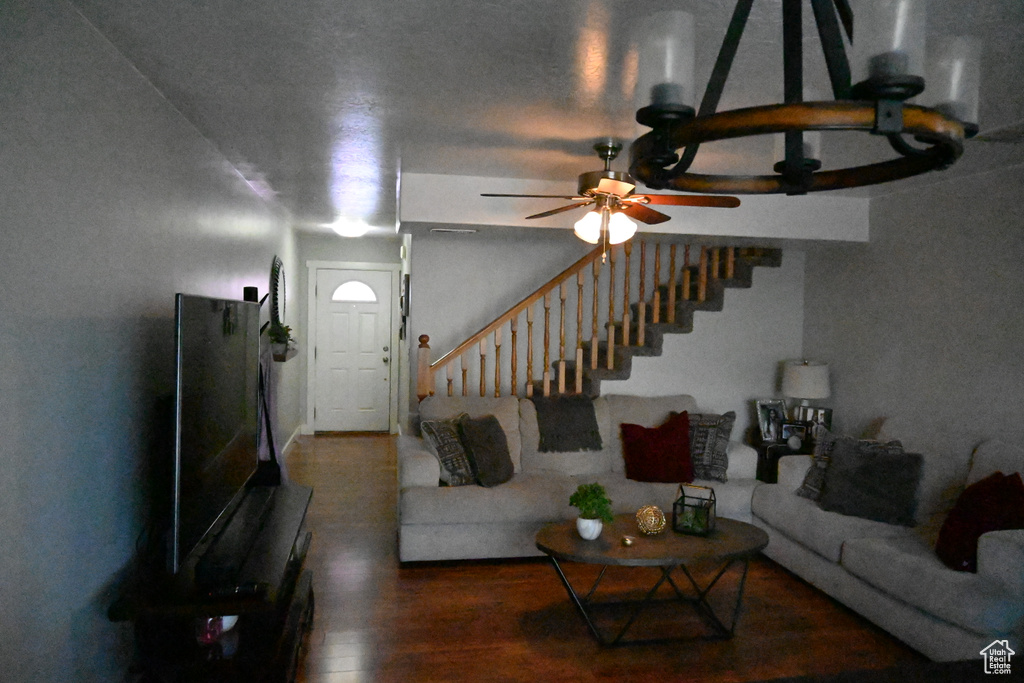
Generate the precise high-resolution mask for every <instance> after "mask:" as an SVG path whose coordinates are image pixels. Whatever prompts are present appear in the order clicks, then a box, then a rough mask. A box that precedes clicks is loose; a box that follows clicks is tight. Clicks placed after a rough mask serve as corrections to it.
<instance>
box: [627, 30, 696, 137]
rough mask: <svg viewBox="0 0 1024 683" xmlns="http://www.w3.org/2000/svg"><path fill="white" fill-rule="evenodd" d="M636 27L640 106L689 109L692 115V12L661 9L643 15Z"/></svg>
mask: <svg viewBox="0 0 1024 683" xmlns="http://www.w3.org/2000/svg"><path fill="white" fill-rule="evenodd" d="M637 29H638V36H639V43H640V44H639V56H638V64H637V88H636V104H637V109H643V108H647V107H650V108H651V109H652V110H661V111H666V110H671V111H677V112H684V113H685V112H687V111H688V112H689V115H690V116H692V115H693V106H694V101H695V98H696V88H695V85H694V76H693V72H694V30H693V15H691V14H689V13H687V12H680V11H671V12H660V13H657V14H654V15H651V16H649V17H647V18H646V19H644V20H643V21H642V22H640V24H639V25H638V26H637ZM641 123H644V122H643V121H641ZM644 125H647V124H646V123H645V124H644Z"/></svg>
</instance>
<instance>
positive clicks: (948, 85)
mask: <svg viewBox="0 0 1024 683" xmlns="http://www.w3.org/2000/svg"><path fill="white" fill-rule="evenodd" d="M980 85H981V44H980V43H979V42H978V40H977V39H975V38H970V37H966V36H962V37H955V38H952V37H943V38H938V39H936V40H935V41H934V42H933V43H932V44H931V45H929V49H928V75H927V77H926V78H925V90H924V95H923V96H922V98H921V99H922V101H923V103H924V104H925V105H927V106H929V107H933V108H935V109H937V110H938V111H940V112H942V113H943V114H944V115H946V116H948V117H950V118H953V119H956V120H957V121H960V122H961V123H963V124H964V127H965V128H969V127H970V128H973V132H977V129H978V91H979V89H980Z"/></svg>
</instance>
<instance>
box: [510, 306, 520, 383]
mask: <svg viewBox="0 0 1024 683" xmlns="http://www.w3.org/2000/svg"><path fill="white" fill-rule="evenodd" d="M509 326H510V327H511V329H512V355H511V357H510V358H509V371H510V372H511V375H512V377H511V378H510V380H509V381H510V384H509V386H510V388H511V390H512V395H513V396H518V395H519V387H518V386H517V384H518V383H519V372H518V370H519V355H518V352H517V350H516V339H517V338H518V337H517V336H516V333H517V332H518V330H519V316H518V315H516V316H515V317H513V318H512V320H510V321H509Z"/></svg>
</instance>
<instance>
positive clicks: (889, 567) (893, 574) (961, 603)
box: [842, 536, 1024, 633]
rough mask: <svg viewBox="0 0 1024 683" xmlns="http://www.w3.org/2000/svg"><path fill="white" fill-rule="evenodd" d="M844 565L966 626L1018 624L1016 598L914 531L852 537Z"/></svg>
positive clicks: (982, 628) (1020, 609) (995, 628)
mask: <svg viewBox="0 0 1024 683" xmlns="http://www.w3.org/2000/svg"><path fill="white" fill-rule="evenodd" d="M842 565H843V567H844V568H846V570H847V571H849V572H850V573H851V574H853V575H854V576H857V577H859V578H860V579H863V580H864V581H866V582H867V583H869V584H871V585H872V586H874V587H875V588H878V589H879V590H881V591H883V592H885V593H886V594H888V595H890V596H891V597H893V598H895V599H897V600H901V601H903V602H905V603H908V604H910V605H913V606H915V607H917V608H919V609H921V610H923V611H925V612H927V613H929V614H933V615H935V616H937V617H939V618H940V619H944V620H946V621H948V622H951V623H953V624H956V625H957V626H961V627H963V628H966V629H968V630H971V631H975V632H977V633H1006V632H1008V631H1011V630H1012V629H1014V628H1015V627H1016V628H1019V627H1020V626H1021V619H1022V616H1024V605H1022V604H1021V602H1020V601H1019V600H1013V599H1011V596H1009V595H1007V593H1006V592H1005V591H1004V590H1003V588H1002V587H1001V585H1000V584H998V583H997V582H995V581H992V580H990V579H988V578H986V577H983V576H979V575H978V574H971V573H965V572H957V571H953V570H951V569H949V568H947V567H946V566H945V565H943V564H942V562H940V561H939V559H938V557H936V555H935V553H934V552H932V549H931V548H930V547H929V546H928V545H927V544H926V543H925V542H924V541H923V540H921V539H919V538H918V537H916V536H910V537H899V538H858V539H850V540H849V541H847V543H846V547H845V548H844V549H843V559H842Z"/></svg>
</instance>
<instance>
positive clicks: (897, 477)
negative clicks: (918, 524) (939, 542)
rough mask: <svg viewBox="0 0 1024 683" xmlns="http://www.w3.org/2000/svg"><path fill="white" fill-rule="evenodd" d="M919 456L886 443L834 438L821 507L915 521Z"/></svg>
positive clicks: (881, 519)
mask: <svg viewBox="0 0 1024 683" xmlns="http://www.w3.org/2000/svg"><path fill="white" fill-rule="evenodd" d="M921 464H922V458H921V455H920V454H917V453H903V452H902V447H900V449H899V450H896V451H894V450H891V449H890V448H888V447H887V446H880V447H874V446H865V445H864V444H863V443H862V442H861V443H849V442H847V441H845V440H840V441H837V442H836V445H835V447H834V448H833V449H832V460H831V462H830V463H829V466H828V469H827V470H826V471H825V490H824V491H823V492H822V495H821V501H820V504H821V508H822V509H823V510H828V511H830V512H838V513H841V514H844V515H853V516H855V517H863V518H864V519H872V520H874V521H876V522H885V523H887V524H902V525H903V526H913V525H914V512H915V511H916V510H917V487H918V483H919V482H920V479H921Z"/></svg>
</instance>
